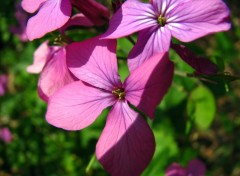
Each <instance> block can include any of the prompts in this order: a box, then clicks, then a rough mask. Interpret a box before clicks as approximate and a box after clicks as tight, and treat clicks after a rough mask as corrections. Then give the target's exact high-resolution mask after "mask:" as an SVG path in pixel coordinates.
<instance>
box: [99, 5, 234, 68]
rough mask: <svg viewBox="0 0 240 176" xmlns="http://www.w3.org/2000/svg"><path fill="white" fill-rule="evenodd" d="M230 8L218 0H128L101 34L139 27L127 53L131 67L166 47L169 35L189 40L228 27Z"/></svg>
mask: <svg viewBox="0 0 240 176" xmlns="http://www.w3.org/2000/svg"><path fill="white" fill-rule="evenodd" d="M228 19H229V10H228V8H227V6H226V5H225V4H224V3H223V2H222V1H221V0H210V1H206V0H150V4H147V3H142V2H140V1H138V0H128V1H126V2H125V3H124V4H123V5H122V7H121V8H120V9H119V10H118V11H117V12H116V13H115V14H114V15H113V17H112V19H111V20H110V26H109V29H108V30H107V32H106V33H105V35H104V37H103V38H108V39H114V38H120V37H124V36H127V35H130V34H132V33H134V32H138V31H139V35H138V41H137V43H136V45H135V46H134V48H133V49H132V50H131V52H130V54H129V60H128V64H129V68H130V70H134V69H135V68H137V67H138V66H139V65H140V64H141V63H143V62H144V61H145V60H146V59H148V58H149V57H150V56H152V55H153V54H155V53H159V52H164V51H168V50H169V47H170V42H171V37H172V36H173V37H175V38H177V39H179V40H180V41H183V42H190V41H193V40H195V39H198V38H200V37H202V36H205V35H208V34H211V33H214V32H219V31H225V30H228V29H229V28H230V23H229V22H228Z"/></svg>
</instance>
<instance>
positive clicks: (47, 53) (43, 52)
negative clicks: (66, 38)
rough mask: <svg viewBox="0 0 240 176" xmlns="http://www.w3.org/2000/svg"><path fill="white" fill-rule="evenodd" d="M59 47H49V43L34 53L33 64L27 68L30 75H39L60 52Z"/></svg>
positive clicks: (42, 45)
mask: <svg viewBox="0 0 240 176" xmlns="http://www.w3.org/2000/svg"><path fill="white" fill-rule="evenodd" d="M58 49H59V47H51V46H48V41H45V42H43V43H42V44H41V45H40V46H39V47H38V48H37V49H36V50H35V52H34V55H33V64H32V65H29V66H28V67H27V69H26V70H27V72H28V73H34V74H38V73H40V72H41V71H42V69H43V67H44V66H45V64H46V62H47V61H48V60H49V59H50V58H51V57H52V54H53V53H54V52H55V51H56V50H58Z"/></svg>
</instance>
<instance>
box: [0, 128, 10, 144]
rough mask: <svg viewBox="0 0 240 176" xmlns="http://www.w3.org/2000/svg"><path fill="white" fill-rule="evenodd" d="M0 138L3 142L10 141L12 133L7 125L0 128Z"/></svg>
mask: <svg viewBox="0 0 240 176" xmlns="http://www.w3.org/2000/svg"><path fill="white" fill-rule="evenodd" d="M0 139H1V140H2V141H3V142H5V143H10V142H11V141H12V133H11V131H10V130H9V129H8V128H7V127H3V128H0Z"/></svg>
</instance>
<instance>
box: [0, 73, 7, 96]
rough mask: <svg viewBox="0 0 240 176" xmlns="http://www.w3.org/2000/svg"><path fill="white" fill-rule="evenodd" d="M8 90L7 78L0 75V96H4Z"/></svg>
mask: <svg viewBox="0 0 240 176" xmlns="http://www.w3.org/2000/svg"><path fill="white" fill-rule="evenodd" d="M6 90H7V76H6V75H0V96H3V95H4V94H5V92H6Z"/></svg>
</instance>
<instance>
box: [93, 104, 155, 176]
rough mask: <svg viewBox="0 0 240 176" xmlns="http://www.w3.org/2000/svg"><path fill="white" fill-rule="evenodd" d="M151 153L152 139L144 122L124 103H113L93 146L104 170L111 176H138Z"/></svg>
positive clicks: (153, 143) (151, 134)
mask: <svg viewBox="0 0 240 176" xmlns="http://www.w3.org/2000/svg"><path fill="white" fill-rule="evenodd" d="M154 150H155V140H154V136H153V133H152V131H151V129H150V127H149V126H148V124H147V122H146V121H144V120H143V119H142V117H141V116H140V115H138V114H137V113H136V112H135V111H133V110H132V109H131V108H130V107H129V106H128V104H127V102H126V101H118V102H116V104H115V105H114V106H113V108H112V110H111V111H110V113H109V115H108V118H107V122H106V126H105V128H104V130H103V132H102V134H101V136H100V139H99V140H98V143H97V147H96V155H97V158H98V160H99V161H100V163H101V164H102V165H103V167H104V168H105V169H106V171H107V172H108V173H109V174H110V175H114V176H123V175H124V176H139V175H140V174H141V173H142V172H143V170H144V169H145V168H146V167H147V165H148V164H149V162H150V161H151V159H152V156H153V154H154Z"/></svg>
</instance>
